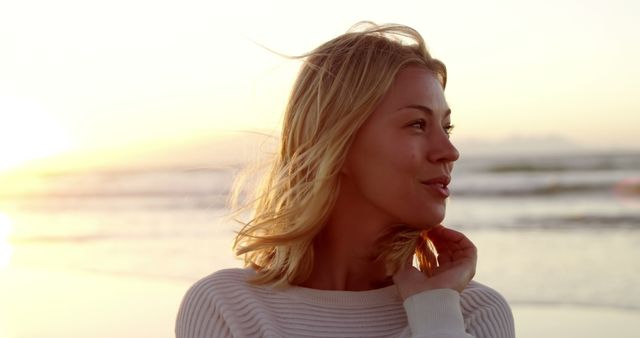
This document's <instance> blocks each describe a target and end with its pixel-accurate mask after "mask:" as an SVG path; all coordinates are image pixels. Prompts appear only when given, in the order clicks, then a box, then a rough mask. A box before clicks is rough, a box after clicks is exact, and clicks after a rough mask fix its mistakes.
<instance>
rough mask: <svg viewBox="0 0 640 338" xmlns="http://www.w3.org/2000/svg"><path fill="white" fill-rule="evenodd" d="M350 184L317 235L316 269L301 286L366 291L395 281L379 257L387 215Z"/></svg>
mask: <svg viewBox="0 0 640 338" xmlns="http://www.w3.org/2000/svg"><path fill="white" fill-rule="evenodd" d="M349 188H350V187H349V186H345V185H343V187H342V189H343V190H342V194H340V195H339V197H338V199H337V201H336V204H335V205H334V209H333V212H332V215H331V216H330V218H329V220H328V222H327V223H326V225H325V226H324V228H323V230H322V231H321V232H320V234H318V236H317V237H316V238H315V242H314V265H313V270H312V272H311V275H310V276H309V278H307V280H306V281H305V282H303V283H301V284H300V285H301V286H305V287H309V288H314V289H322V290H345V291H364V290H372V289H378V288H381V287H385V286H389V285H391V284H392V283H393V281H392V280H391V277H390V276H388V275H387V273H386V266H385V262H384V261H383V260H380V259H378V256H379V254H380V252H379V251H380V250H379V248H380V245H379V243H378V241H379V239H380V236H381V235H382V234H383V233H384V230H385V229H387V228H388V223H389V222H388V221H386V222H385V219H386V218H387V217H386V216H385V215H383V214H381V213H380V211H379V210H376V209H374V208H372V207H371V205H370V203H359V201H361V199H360V198H357V196H355V194H353V193H351V192H352V191H353V190H352V189H349Z"/></svg>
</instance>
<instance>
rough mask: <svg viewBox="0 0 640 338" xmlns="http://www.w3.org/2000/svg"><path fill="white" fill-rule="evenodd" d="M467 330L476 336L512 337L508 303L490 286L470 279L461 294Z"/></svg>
mask: <svg viewBox="0 0 640 338" xmlns="http://www.w3.org/2000/svg"><path fill="white" fill-rule="evenodd" d="M460 306H461V307H462V312H463V314H464V316H465V324H466V326H467V331H468V332H469V333H470V334H472V335H473V336H474V337H477V338H514V337H515V325H514V321H513V314H512V313H511V307H509V303H507V301H506V300H505V299H504V297H502V295H501V294H500V293H498V292H497V291H495V290H493V289H492V288H490V287H488V286H485V285H482V284H480V283H477V282H475V281H472V282H471V283H470V285H469V287H468V288H467V289H465V290H464V291H463V292H462V294H461V302H460Z"/></svg>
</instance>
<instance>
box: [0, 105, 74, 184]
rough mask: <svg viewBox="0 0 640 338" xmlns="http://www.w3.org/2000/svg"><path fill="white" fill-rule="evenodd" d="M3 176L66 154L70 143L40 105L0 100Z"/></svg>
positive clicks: (0, 149) (0, 140)
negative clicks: (37, 160) (46, 158)
mask: <svg viewBox="0 0 640 338" xmlns="http://www.w3.org/2000/svg"><path fill="white" fill-rule="evenodd" d="M0 112H2V115H0V172H2V171H4V170H8V169H11V168H14V167H18V166H20V165H22V164H24V163H26V162H28V161H30V160H35V159H39V158H44V157H48V156H53V155H57V154H60V153H63V152H64V151H66V150H68V149H69V148H70V147H71V144H72V143H71V140H70V138H69V136H68V135H67V134H66V133H65V132H64V130H63V129H62V128H61V126H60V125H58V123H56V121H55V119H54V118H53V117H52V116H50V115H49V114H47V112H45V111H44V110H43V109H42V108H41V107H39V106H38V105H37V104H35V103H33V102H30V101H27V100H24V99H18V98H13V97H2V96H0Z"/></svg>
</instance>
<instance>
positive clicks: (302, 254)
mask: <svg viewBox="0 0 640 338" xmlns="http://www.w3.org/2000/svg"><path fill="white" fill-rule="evenodd" d="M295 58H298V59H302V60H303V64H302V66H301V69H300V72H299V75H298V78H297V80H296V82H295V84H294V86H293V90H292V92H291V96H290V98H289V101H288V104H287V107H286V110H285V116H284V124H283V128H282V139H281V145H280V152H279V154H278V156H276V158H275V159H274V162H273V164H272V166H271V170H270V171H269V172H268V173H267V175H265V177H264V179H263V182H262V184H261V186H260V188H259V189H258V190H257V194H256V196H255V199H253V200H252V201H251V202H250V203H249V204H248V207H249V208H250V209H252V210H253V213H254V214H253V217H252V219H251V220H250V221H249V222H246V223H243V224H244V226H243V228H242V229H241V230H240V231H239V233H238V235H237V237H236V240H235V243H234V249H235V250H236V254H237V255H239V256H241V255H244V260H245V265H246V266H250V267H252V268H254V269H255V270H256V271H257V275H256V277H255V279H253V282H254V283H257V284H266V283H273V284H274V285H276V286H284V285H288V284H293V285H295V284H299V283H302V282H304V281H305V280H306V279H307V278H308V277H309V275H310V273H311V271H312V269H313V261H314V248H313V242H314V239H315V237H316V235H317V234H318V233H319V232H320V231H321V230H322V228H323V225H324V224H325V222H326V220H327V218H328V216H329V214H330V212H331V211H332V209H333V206H334V203H335V201H336V197H337V196H338V193H339V190H340V177H339V172H340V169H341V167H342V165H343V163H344V161H345V156H346V154H347V151H348V150H349V147H350V146H351V143H352V141H353V139H354V137H355V135H356V133H357V132H358V130H359V129H360V127H361V126H362V124H363V123H364V122H365V120H367V118H368V117H369V115H370V114H371V113H372V112H373V110H374V109H375V108H376V106H377V105H378V103H379V102H380V101H381V99H382V97H383V96H384V95H385V93H386V92H387V91H388V90H389V88H390V87H391V85H392V83H393V81H394V79H395V77H396V74H397V73H398V71H400V70H401V69H402V68H404V67H406V66H409V65H417V66H421V67H425V68H426V69H429V70H431V71H433V73H434V74H435V75H436V76H437V77H438V79H439V80H440V82H441V84H442V87H443V88H444V87H445V85H446V82H447V71H446V67H445V66H444V64H443V63H442V62H440V61H438V60H436V59H434V58H432V57H431V55H430V54H429V52H428V51H427V48H426V46H425V42H424V40H423V39H422V37H421V36H420V34H419V33H418V32H417V31H416V30H414V29H412V28H410V27H407V26H403V25H396V24H387V25H375V24H373V23H370V22H361V23H359V24H357V25H355V26H354V27H352V28H351V29H350V30H349V31H348V32H347V33H345V34H343V35H340V36H338V37H336V38H335V39H333V40H330V41H328V42H326V43H324V44H322V45H321V46H319V47H318V48H316V49H315V50H313V51H311V52H309V53H307V54H304V55H301V56H297V57H295ZM383 238H386V240H385V244H384V248H385V250H383V252H381V255H380V257H379V258H380V259H385V260H386V262H387V270H388V271H395V270H397V269H398V268H399V267H400V266H401V265H402V263H403V262H405V261H406V259H407V258H408V257H410V256H411V255H412V254H413V253H414V250H415V253H416V254H417V256H418V261H419V262H420V266H421V269H422V270H423V271H425V272H426V273H428V274H429V272H430V271H431V269H432V268H433V267H434V266H435V265H434V264H435V252H434V249H433V247H432V246H430V245H429V240H428V237H427V234H426V232H423V231H422V230H420V229H409V228H408V227H404V228H402V229H393V232H390V233H389V234H386V235H385V236H383Z"/></svg>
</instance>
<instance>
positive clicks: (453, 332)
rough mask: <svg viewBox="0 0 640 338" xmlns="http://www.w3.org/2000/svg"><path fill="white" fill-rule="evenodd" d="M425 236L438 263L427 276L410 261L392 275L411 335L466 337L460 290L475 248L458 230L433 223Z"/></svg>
mask: <svg viewBox="0 0 640 338" xmlns="http://www.w3.org/2000/svg"><path fill="white" fill-rule="evenodd" d="M429 238H430V239H431V241H432V242H433V244H434V245H435V247H436V250H437V252H438V267H437V268H436V269H435V272H434V275H433V276H432V277H427V276H426V275H425V274H424V273H422V272H420V271H418V270H417V269H416V268H414V267H413V266H412V265H411V264H407V265H406V266H405V267H404V268H402V269H400V271H398V272H397V273H396V274H395V275H394V276H393V280H394V283H395V284H396V285H397V287H398V291H399V292H400V296H401V297H402V299H403V300H404V307H405V310H406V312H407V318H408V321H409V326H410V328H411V332H412V333H413V336H414V337H425V338H426V337H433V338H436V337H437V338H469V337H471V336H470V335H469V334H468V333H466V331H465V327H464V320H463V317H462V310H461V309H460V292H462V290H464V288H465V287H466V286H467V284H469V281H471V278H473V275H474V274H475V269H476V262H477V251H476V247H475V246H474V245H473V243H472V242H471V241H470V240H469V239H468V238H467V237H466V236H464V235H463V234H462V233H460V232H457V231H454V230H451V229H447V228H445V227H443V226H437V227H436V228H434V229H432V230H431V231H429Z"/></svg>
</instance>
